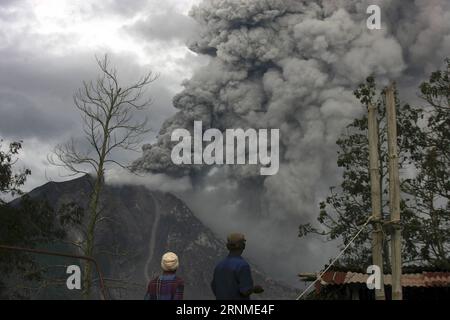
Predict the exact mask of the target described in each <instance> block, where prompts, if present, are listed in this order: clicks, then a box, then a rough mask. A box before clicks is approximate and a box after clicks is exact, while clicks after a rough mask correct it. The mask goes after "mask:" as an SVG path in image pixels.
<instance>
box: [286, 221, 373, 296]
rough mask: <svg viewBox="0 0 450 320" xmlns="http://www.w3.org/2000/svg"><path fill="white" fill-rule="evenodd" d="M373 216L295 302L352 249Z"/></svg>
mask: <svg viewBox="0 0 450 320" xmlns="http://www.w3.org/2000/svg"><path fill="white" fill-rule="evenodd" d="M372 218H373V217H372V216H370V217H369V219H367V221H366V222H365V223H364V224H363V225H362V227H361V228H360V229H359V231H358V232H357V233H356V234H355V236H354V237H353V238H352V239H351V240H350V241H349V242H348V243H347V245H346V246H345V247H344V249H342V250H341V252H339V254H338V255H337V256H336V257H335V258H334V259H333V261H331V263H330V265H329V266H328V267H326V268H325V270H324V271H322V273H320V275H319V276H318V277H317V278H316V280H314V281H313V282H312V283H311V284H310V285H309V286H308V287H307V288H306V289H305V290H304V291H303V292H302V293H301V294H300V295H299V296H298V297H297V298H296V299H295V300H300V299H301V298H302V297H303V296H304V295H305V294H306V292H308V290H309V289H311V287H312V286H313V285H315V284H316V282H317V281H319V280H320V279H322V276H323V275H324V274H325V273H326V272H327V271H328V270H330V268H331V267H332V266H333V265H334V264H335V263H336V261H337V260H338V259H339V258H340V257H341V256H342V255H343V254H344V252H345V251H346V250H347V249H348V247H350V245H351V244H352V243H353V242H354V241H355V240H356V238H358V236H359V234H360V233H361V232H362V231H363V230H364V228H365V227H366V226H367V225H368V224H369V222H370V221H371V220H372Z"/></svg>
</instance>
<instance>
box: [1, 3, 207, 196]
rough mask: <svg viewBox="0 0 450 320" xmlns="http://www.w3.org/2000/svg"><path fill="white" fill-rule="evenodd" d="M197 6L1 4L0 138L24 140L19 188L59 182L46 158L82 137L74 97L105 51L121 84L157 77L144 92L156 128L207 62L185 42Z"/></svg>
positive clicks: (125, 155) (193, 28) (191, 30)
mask: <svg viewBox="0 0 450 320" xmlns="http://www.w3.org/2000/svg"><path fill="white" fill-rule="evenodd" d="M197 2H198V1H197V0H176V1H175V0H169V1H156V0H131V1H119V0H105V1H95V0H84V1H73V0H6V1H5V0H2V1H1V2H0V137H1V138H3V139H4V140H5V141H10V140H23V141H24V148H23V152H22V154H21V161H20V163H19V166H26V167H28V168H31V170H32V176H31V177H30V178H29V180H28V182H27V184H26V186H25V190H30V189H32V188H34V187H36V186H38V185H40V184H42V183H45V182H47V181H48V180H55V181H58V180H63V179H65V178H64V177H61V174H62V172H59V171H58V170H59V169H56V168H54V167H52V166H50V165H49V164H48V163H47V160H46V158H47V154H48V153H49V152H51V150H52V148H53V147H54V146H55V145H56V144H57V143H60V142H64V141H65V140H67V139H68V138H69V137H71V136H77V135H79V133H80V117H79V114H78V113H77V111H76V110H75V108H74V105H73V102H72V95H73V93H74V92H75V91H76V89H77V88H78V87H79V86H80V85H81V82H82V81H83V80H90V79H92V78H94V77H95V76H96V74H97V69H96V68H97V66H96V64H95V55H98V56H102V55H103V54H105V53H108V54H109V55H110V56H111V58H112V63H113V64H114V65H115V66H116V67H117V69H118V72H119V76H120V78H121V79H122V81H123V82H124V83H130V82H131V81H133V79H136V78H137V77H139V76H140V75H142V74H143V73H145V72H146V71H148V70H152V71H154V72H157V73H159V74H160V77H159V79H158V80H157V81H156V82H155V83H154V84H153V85H152V87H151V89H150V91H149V93H150V95H151V96H152V98H153V99H154V103H153V106H152V108H151V111H150V112H149V114H148V116H149V118H150V119H151V126H152V128H154V129H155V131H158V129H159V126H160V125H161V123H162V121H163V120H164V119H165V118H167V117H168V116H169V115H171V114H173V112H174V108H173V107H172V104H171V100H172V97H173V95H174V94H175V93H177V92H179V91H180V90H181V82H182V80H183V79H187V78H190V76H191V75H192V73H193V70H195V68H197V67H198V66H200V65H202V64H204V63H205V61H204V59H205V58H201V57H198V56H197V55H196V54H195V53H193V52H191V51H189V50H188V49H187V48H186V45H185V42H186V41H187V39H189V38H190V37H191V35H192V34H193V33H194V32H196V25H195V23H194V22H193V20H192V19H191V18H190V17H188V16H187V13H188V11H189V8H190V7H191V6H192V5H193V4H195V3H197ZM151 138H152V136H151V135H149V137H148V139H149V140H150V139H151ZM147 142H148V141H147ZM119 156H120V157H121V158H122V159H125V160H132V159H135V158H137V157H138V156H139V154H135V153H123V154H121V155H119Z"/></svg>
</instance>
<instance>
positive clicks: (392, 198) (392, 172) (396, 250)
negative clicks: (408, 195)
mask: <svg viewBox="0 0 450 320" xmlns="http://www.w3.org/2000/svg"><path fill="white" fill-rule="evenodd" d="M386 115H387V127H388V128H387V129H388V154H389V211H390V215H391V221H390V224H391V226H392V231H391V266H392V267H391V269H392V300H402V298H403V296H402V284H401V282H402V256H401V242H402V234H401V225H400V177H399V172H398V152H397V117H396V111H395V97H394V84H393V83H391V84H390V85H389V86H388V87H387V89H386Z"/></svg>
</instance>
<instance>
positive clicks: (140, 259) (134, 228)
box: [29, 176, 295, 299]
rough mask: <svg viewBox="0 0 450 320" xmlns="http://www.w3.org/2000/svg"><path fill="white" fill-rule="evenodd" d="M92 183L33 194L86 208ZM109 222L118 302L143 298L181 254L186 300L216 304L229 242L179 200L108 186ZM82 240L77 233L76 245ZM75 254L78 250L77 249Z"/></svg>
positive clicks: (106, 249)
mask: <svg viewBox="0 0 450 320" xmlns="http://www.w3.org/2000/svg"><path fill="white" fill-rule="evenodd" d="M89 190H90V178H89V177H87V176H85V177H82V178H78V179H75V180H71V181H66V182H60V183H56V182H49V183H47V184H45V185H43V186H41V187H38V188H36V189H34V190H33V191H31V192H30V193H29V194H30V196H31V197H32V198H38V199H47V201H48V202H49V203H50V204H51V205H52V206H54V207H55V208H58V207H60V206H61V205H62V204H64V203H69V202H75V203H77V204H78V205H80V206H82V207H85V206H86V205H87V199H88V194H89ZM102 206H103V210H104V211H103V212H104V216H105V219H104V220H103V221H102V222H101V223H100V224H99V227H98V233H97V238H96V245H97V254H96V257H97V258H98V260H99V262H100V265H101V268H102V270H103V272H104V274H105V278H108V279H109V280H108V281H107V285H108V288H109V292H110V295H111V297H112V298H115V299H142V298H143V296H144V293H145V288H146V284H147V282H148V280H149V279H150V278H151V277H153V276H154V275H156V274H158V273H159V272H160V258H161V256H162V254H164V253H165V252H166V251H173V252H175V253H177V255H178V256H179V259H180V269H179V272H178V273H179V275H180V276H181V277H183V279H184V280H185V283H186V288H185V298H186V299H212V298H213V295H212V293H211V290H210V281H211V277H212V272H213V269H214V266H215V264H216V263H217V261H219V260H220V259H222V258H223V257H224V256H226V254H227V252H226V249H225V244H224V242H223V241H221V240H219V239H218V238H217V237H216V236H215V235H214V234H213V233H212V232H211V231H210V230H209V229H208V228H207V227H205V226H204V225H203V224H202V223H201V222H200V221H199V220H198V219H197V218H196V217H195V216H194V214H193V213H192V212H191V211H190V210H189V208H188V207H187V206H186V205H185V204H184V203H183V202H182V201H181V200H180V199H178V198H176V197H175V196H174V195H172V194H170V193H163V192H157V191H149V190H148V189H146V188H145V187H142V186H131V185H127V186H109V185H108V186H106V187H105V189H104V192H103V196H102ZM79 237H81V235H80V234H78V233H77V232H75V231H74V230H72V231H71V232H69V238H71V240H74V239H77V238H79ZM74 252H75V250H74ZM253 271H254V274H253V275H254V278H255V283H259V284H261V285H263V286H264V288H265V290H266V292H265V293H264V294H263V295H262V296H261V297H260V298H263V299H289V298H292V297H295V292H294V290H293V289H291V288H288V287H287V286H284V285H282V284H280V283H277V282H275V281H272V280H270V279H267V277H265V276H264V274H263V273H261V272H259V271H258V270H257V268H253Z"/></svg>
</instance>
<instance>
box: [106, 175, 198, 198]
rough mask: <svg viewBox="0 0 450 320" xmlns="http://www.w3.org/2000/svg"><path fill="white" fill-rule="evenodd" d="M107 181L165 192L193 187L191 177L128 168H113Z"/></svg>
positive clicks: (183, 190)
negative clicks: (147, 172) (140, 171)
mask: <svg viewBox="0 0 450 320" xmlns="http://www.w3.org/2000/svg"><path fill="white" fill-rule="evenodd" d="M105 181H106V183H108V184H111V185H136V186H144V187H146V188H147V189H149V190H158V191H165V192H172V193H177V192H185V191H187V190H190V189H192V184H191V181H190V180H189V178H187V177H183V178H174V177H170V176H168V175H165V174H162V173H160V174H146V175H142V176H139V175H136V174H133V173H130V172H129V171H126V170H120V169H113V170H109V171H107V172H106V174H105Z"/></svg>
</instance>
